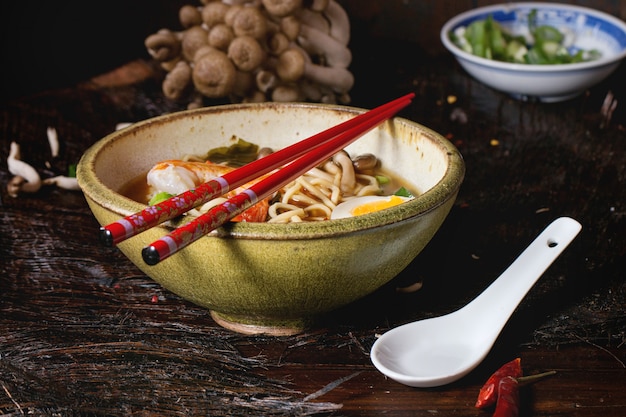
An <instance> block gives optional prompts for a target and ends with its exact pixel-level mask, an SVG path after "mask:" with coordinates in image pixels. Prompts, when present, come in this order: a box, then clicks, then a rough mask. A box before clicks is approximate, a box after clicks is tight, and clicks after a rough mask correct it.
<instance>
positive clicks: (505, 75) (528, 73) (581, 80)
mask: <svg viewBox="0 0 626 417" xmlns="http://www.w3.org/2000/svg"><path fill="white" fill-rule="evenodd" d="M532 10H536V11H537V20H538V22H539V24H546V25H550V26H552V27H555V28H557V29H559V30H561V31H564V32H568V33H570V34H573V36H574V40H573V44H572V45H571V46H570V49H572V50H577V49H584V50H590V49H597V50H598V51H600V52H601V54H602V56H601V58H600V59H597V60H593V61H587V62H580V63H572V64H558V65H557V64H555V65H530V64H516V63H509V62H502V61H495V60H491V59H487V58H482V57H479V56H476V55H472V54H470V53H468V52H465V51H463V50H462V49H461V48H459V47H458V46H457V45H456V44H454V43H453V42H452V41H451V40H450V33H451V32H453V31H454V30H456V29H457V28H458V27H460V26H468V25H469V24H470V23H472V22H473V21H475V20H480V19H486V18H487V17H488V16H489V15H492V16H493V19H494V20H496V21H497V22H499V23H500V25H502V27H503V28H505V29H506V30H508V31H510V32H511V33H513V34H516V35H528V15H529V13H530V12H531V11H532ZM440 36H441V41H442V42H443V44H444V46H445V47H446V48H447V49H448V50H449V51H450V52H452V54H454V55H455V57H456V59H457V60H458V62H459V64H460V65H461V66H462V67H463V68H464V69H465V70H466V71H467V72H468V73H469V74H470V75H472V76H473V77H474V78H476V79H477V80H479V81H480V82H482V83H484V84H486V85H488V86H490V87H492V88H494V89H496V90H500V91H503V92H505V93H509V94H511V95H513V96H515V97H517V98H520V99H538V100H540V101H544V102H557V101H563V100H567V99H570V98H573V97H576V96H577V95H579V94H581V93H582V92H583V91H585V90H586V89H588V88H589V87H592V86H593V85H595V84H598V83H599V82H600V81H602V80H604V79H605V78H606V77H608V76H609V75H610V74H611V73H612V72H613V71H615V69H616V68H617V67H618V66H619V64H620V62H621V60H622V59H623V58H624V57H625V56H626V23H625V22H623V21H622V20H620V19H618V18H616V17H614V16H611V15H609V14H607V13H603V12H600V11H597V10H593V9H590V8H586V7H580V6H571V5H566V4H558V3H533V2H528V3H526V2H524V3H506V4H499V5H493V6H486V7H479V8H476V9H473V10H470V11H467V12H464V13H461V14H459V15H457V16H455V17H453V18H452V19H450V20H449V21H448V22H446V24H445V25H443V27H442V29H441V34H440Z"/></svg>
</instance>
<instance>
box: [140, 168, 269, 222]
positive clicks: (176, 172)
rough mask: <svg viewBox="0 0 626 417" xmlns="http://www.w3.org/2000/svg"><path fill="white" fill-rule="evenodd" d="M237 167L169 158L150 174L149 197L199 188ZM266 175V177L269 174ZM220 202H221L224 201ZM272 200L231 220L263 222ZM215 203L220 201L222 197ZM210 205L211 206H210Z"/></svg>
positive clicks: (236, 190) (237, 189)
mask: <svg viewBox="0 0 626 417" xmlns="http://www.w3.org/2000/svg"><path fill="white" fill-rule="evenodd" d="M233 169H235V168H232V167H229V166H226V165H220V164H214V163H212V162H195V161H182V160H177V159H170V160H166V161H162V162H159V163H157V164H156V165H155V166H153V167H152V169H150V171H149V172H148V175H147V181H148V185H149V187H150V196H153V195H155V194H157V193H159V192H166V193H168V194H171V195H177V194H180V193H183V192H185V191H187V190H190V189H193V188H196V187H198V186H199V185H200V184H202V183H205V182H208V181H210V180H211V179H213V178H216V177H219V176H222V175H224V174H226V173H228V172H230V171H232V170H233ZM266 175H267V174H266ZM264 177H265V176H261V177H259V178H256V179H254V180H252V181H250V182H248V183H246V184H244V185H242V186H241V187H238V188H236V189H234V190H232V191H229V192H228V193H227V194H224V196H223V197H224V198H230V197H233V196H234V195H236V194H239V193H240V192H242V191H244V190H245V189H247V188H249V187H250V186H251V185H253V184H255V183H257V182H259V181H260V180H261V179H263V178H264ZM224 198H222V199H221V201H223V200H224ZM269 200H270V197H267V198H265V199H263V200H261V201H259V202H258V203H256V204H255V205H253V206H252V207H250V208H249V209H247V210H246V211H244V212H242V213H240V214H239V215H237V216H235V217H233V218H232V221H235V222H264V221H266V219H267V212H268V210H269ZM213 201H220V199H219V198H216V199H214V200H213ZM207 204H208V203H207Z"/></svg>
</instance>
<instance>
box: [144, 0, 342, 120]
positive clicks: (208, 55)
mask: <svg viewBox="0 0 626 417" xmlns="http://www.w3.org/2000/svg"><path fill="white" fill-rule="evenodd" d="M200 3H201V4H200V5H198V6H191V5H185V6H183V7H182V8H181V9H180V10H179V21H180V24H181V27H182V29H181V30H180V31H175V30H172V29H165V28H164V29H161V30H159V31H158V32H156V33H154V34H151V35H149V36H148V37H147V38H146V40H145V46H146V48H147V50H148V52H149V53H150V55H151V56H152V58H153V59H154V60H155V61H157V62H159V64H160V66H161V67H162V68H163V69H164V70H165V71H166V72H167V73H166V75H165V78H164V80H163V85H162V87H163V94H164V95H165V96H166V97H168V98H170V99H172V100H176V101H179V102H185V103H186V104H187V106H188V107H189V108H192V107H197V106H201V105H202V103H203V100H204V98H209V99H221V98H227V99H229V100H230V101H231V102H233V103H238V102H258V101H310V102H321V103H340V104H347V103H349V102H350V95H349V92H350V89H351V88H352V86H353V84H354V76H353V74H352V73H351V72H350V70H349V66H350V63H351V61H352V53H351V51H350V49H349V47H348V43H349V41H350V21H349V17H348V15H347V13H346V12H345V10H344V9H343V8H342V7H341V5H340V4H339V3H337V2H336V1H335V0H222V1H219V0H214V1H211V0H201V2H200Z"/></svg>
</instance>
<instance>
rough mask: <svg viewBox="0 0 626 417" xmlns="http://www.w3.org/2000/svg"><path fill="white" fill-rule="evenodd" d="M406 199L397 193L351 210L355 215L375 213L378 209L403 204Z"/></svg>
mask: <svg viewBox="0 0 626 417" xmlns="http://www.w3.org/2000/svg"><path fill="white" fill-rule="evenodd" d="M403 202H404V200H403V199H402V198H400V197H398V196H397V195H392V196H391V197H390V198H389V199H388V200H380V201H372V202H369V203H364V204H361V205H360V206H357V207H355V208H353V209H352V211H350V214H352V215H353V216H360V215H362V214H367V213H373V212H375V211H378V210H382V209H386V208H389V207H393V206H397V205H398V204H402V203H403Z"/></svg>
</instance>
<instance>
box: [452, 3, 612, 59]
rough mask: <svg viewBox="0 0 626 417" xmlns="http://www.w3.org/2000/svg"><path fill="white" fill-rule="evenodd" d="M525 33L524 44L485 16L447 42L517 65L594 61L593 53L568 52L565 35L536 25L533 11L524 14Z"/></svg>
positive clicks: (522, 39)
mask: <svg viewBox="0 0 626 417" xmlns="http://www.w3.org/2000/svg"><path fill="white" fill-rule="evenodd" d="M528 30H529V32H530V34H531V37H532V39H533V42H532V43H531V44H529V43H527V40H526V39H525V38H524V37H523V36H515V35H512V34H511V33H509V32H507V31H506V30H505V29H504V28H503V27H502V26H501V25H500V24H499V23H498V22H497V21H495V20H494V19H493V16H492V15H489V16H488V17H487V18H486V19H482V20H475V21H473V22H472V23H470V24H469V25H468V26H467V27H465V26H460V27H458V28H457V29H456V30H455V31H453V32H451V33H450V39H451V40H452V42H454V43H455V44H456V45H457V46H458V47H459V48H461V49H463V50H464V51H465V52H468V53H470V54H473V55H476V56H480V57H483V58H487V59H493V60H496V61H503V62H514V63H519V64H536V65H549V64H552V65H554V64H571V63H575V62H584V61H591V60H594V59H598V58H600V56H601V53H600V52H599V51H597V50H595V49H594V50H589V51H584V50H579V51H576V52H575V53H570V51H569V50H568V49H567V47H566V45H565V44H564V42H565V35H564V34H563V33H562V32H561V31H559V30H558V29H557V28H555V27H553V26H549V25H539V24H538V23H537V11H536V10H532V11H531V13H530V14H529V15H528Z"/></svg>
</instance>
